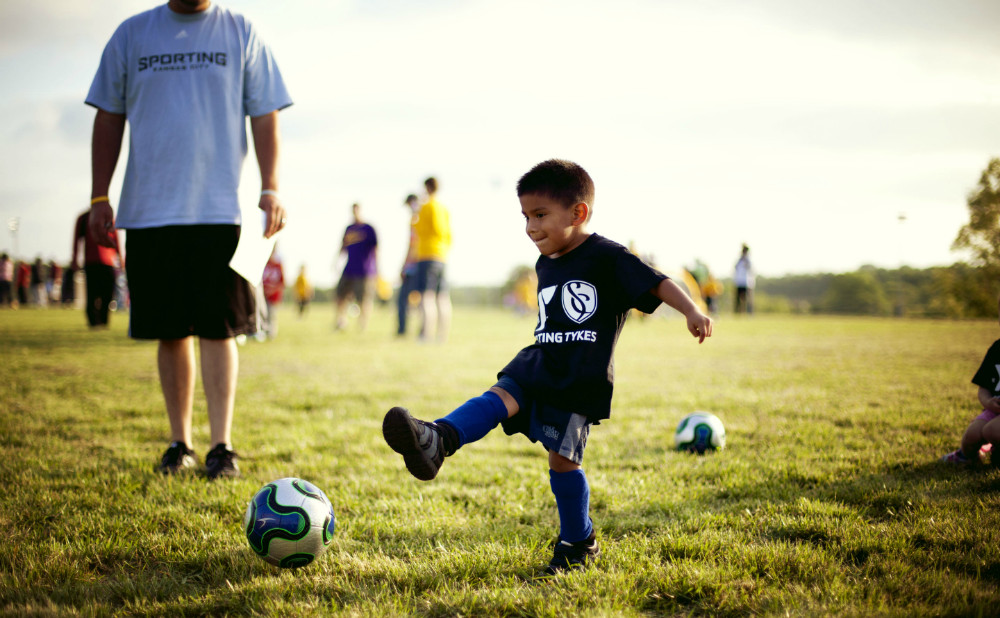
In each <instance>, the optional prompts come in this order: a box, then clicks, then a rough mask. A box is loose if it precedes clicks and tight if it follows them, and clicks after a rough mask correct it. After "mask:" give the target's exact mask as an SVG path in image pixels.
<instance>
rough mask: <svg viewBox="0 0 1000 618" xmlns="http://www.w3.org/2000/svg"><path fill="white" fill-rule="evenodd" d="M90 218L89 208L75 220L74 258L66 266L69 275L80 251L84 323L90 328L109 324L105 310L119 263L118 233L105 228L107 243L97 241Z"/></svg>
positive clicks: (77, 262)
mask: <svg viewBox="0 0 1000 618" xmlns="http://www.w3.org/2000/svg"><path fill="white" fill-rule="evenodd" d="M89 220H90V211H89V210H85V211H84V212H83V214H81V215H80V216H79V217H77V219H76V231H75V232H74V233H73V258H72V259H71V260H70V267H69V268H68V269H66V276H67V277H70V278H72V277H73V273H75V272H76V270H77V269H78V268H79V267H80V258H79V257H78V256H79V255H80V254H81V253H82V254H83V272H84V275H85V276H86V277H87V323H88V324H90V327H91V328H102V327H106V326H107V325H108V309H109V307H110V306H111V300H112V299H113V298H114V294H115V267H117V266H120V265H121V253H120V251H119V250H118V234H117V232H115V231H114V230H106V232H105V234H106V236H107V237H108V238H107V242H106V243H105V245H107V246H105V245H102V244H99V243H98V241H97V239H96V238H95V237H94V235H93V234H94V232H93V230H92V228H91V227H90V221H89ZM81 243H82V244H83V251H82V252H81V251H80V244H81Z"/></svg>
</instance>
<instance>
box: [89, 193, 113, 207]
mask: <svg viewBox="0 0 1000 618" xmlns="http://www.w3.org/2000/svg"><path fill="white" fill-rule="evenodd" d="M98 202H110V200H109V199H108V196H107V195H102V196H101V197H95V198H94V199H92V200H90V205H91V206H93V205H94V204H97V203H98Z"/></svg>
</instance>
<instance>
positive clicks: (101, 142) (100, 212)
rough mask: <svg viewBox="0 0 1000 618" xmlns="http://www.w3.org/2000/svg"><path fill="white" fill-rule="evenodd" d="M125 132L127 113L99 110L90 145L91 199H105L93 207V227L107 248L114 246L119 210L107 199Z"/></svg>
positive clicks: (101, 243) (95, 233) (94, 232)
mask: <svg viewBox="0 0 1000 618" xmlns="http://www.w3.org/2000/svg"><path fill="white" fill-rule="evenodd" d="M124 135H125V114H112V113H111V112H106V111H104V110H103V109H99V110H97V115H96V116H95V117H94V134H93V137H92V140H91V144H90V165H91V180H90V198H91V200H93V199H94V198H99V197H102V198H105V200H100V201H98V202H97V203H96V204H92V205H91V206H90V229H91V231H92V233H93V235H94V238H96V239H97V243H98V244H100V245H104V246H105V247H111V246H113V245H112V243H111V240H110V239H109V238H108V232H110V231H111V230H112V229H114V226H115V213H114V211H113V210H111V202H109V201H107V200H106V198H107V195H108V188H109V187H110V186H111V177H112V176H113V175H114V173H115V166H117V165H118V155H120V154H121V150H122V136H124Z"/></svg>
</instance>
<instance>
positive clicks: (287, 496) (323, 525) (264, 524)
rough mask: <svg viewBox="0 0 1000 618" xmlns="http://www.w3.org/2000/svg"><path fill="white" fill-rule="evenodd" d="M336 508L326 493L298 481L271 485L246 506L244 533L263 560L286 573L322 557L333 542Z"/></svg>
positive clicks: (286, 479) (288, 480) (277, 482)
mask: <svg viewBox="0 0 1000 618" xmlns="http://www.w3.org/2000/svg"><path fill="white" fill-rule="evenodd" d="M335 525H336V520H335V518H334V516H333V505H332V504H330V500H329V499H328V498H327V497H326V494H324V493H323V491H322V490H321V489H320V488H318V487H316V486H315V485H313V484H312V483H310V482H309V481H304V480H302V479H298V478H292V477H289V478H283V479H278V480H276V481H271V482H270V483H268V484H267V485H264V486H263V487H261V488H260V491H258V492H257V493H256V494H255V495H254V497H253V498H252V499H251V500H250V504H248V505H247V510H246V514H245V515H244V516H243V531H244V533H245V534H246V536H247V541H248V542H249V543H250V548H251V549H253V551H254V553H256V554H257V555H258V556H260V557H261V558H262V559H263V560H265V561H267V562H269V563H270V564H273V565H274V566H278V567H281V568H286V569H293V568H297V567H302V566H305V565H307V564H309V563H310V562H312V561H313V560H315V559H316V558H319V557H320V556H321V555H323V552H325V551H326V550H327V548H328V547H329V546H330V543H331V541H333V529H334V526H335Z"/></svg>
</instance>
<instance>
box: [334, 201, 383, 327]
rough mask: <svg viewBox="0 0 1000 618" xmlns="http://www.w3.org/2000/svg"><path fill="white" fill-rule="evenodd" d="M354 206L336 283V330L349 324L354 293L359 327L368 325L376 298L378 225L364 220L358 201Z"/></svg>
mask: <svg viewBox="0 0 1000 618" xmlns="http://www.w3.org/2000/svg"><path fill="white" fill-rule="evenodd" d="M351 208H352V210H353V213H354V222H353V223H351V224H350V225H348V226H347V229H346V230H344V241H343V242H342V243H341V245H340V252H341V253H346V254H347V263H346V264H344V272H343V273H342V274H341V276H340V282H339V283H337V294H336V296H337V303H336V308H337V313H336V316H335V324H334V326H335V328H336V329H337V330H340V329H342V328H344V326H345V325H346V320H345V317H344V309H345V308H346V306H347V299H348V298H349V297H353V300H354V302H355V303H357V304H358V305H359V307H360V314H359V318H358V328H359V329H360V330H364V329H365V327H366V326H367V325H368V316H369V315H370V314H371V308H372V304H373V301H374V298H375V280H376V278H377V277H378V261H377V258H378V236H377V235H376V234H375V228H373V227H372V226H370V225H368V224H367V223H365V222H364V221H362V220H361V206H360V205H359V204H354V205H352V206H351Z"/></svg>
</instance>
